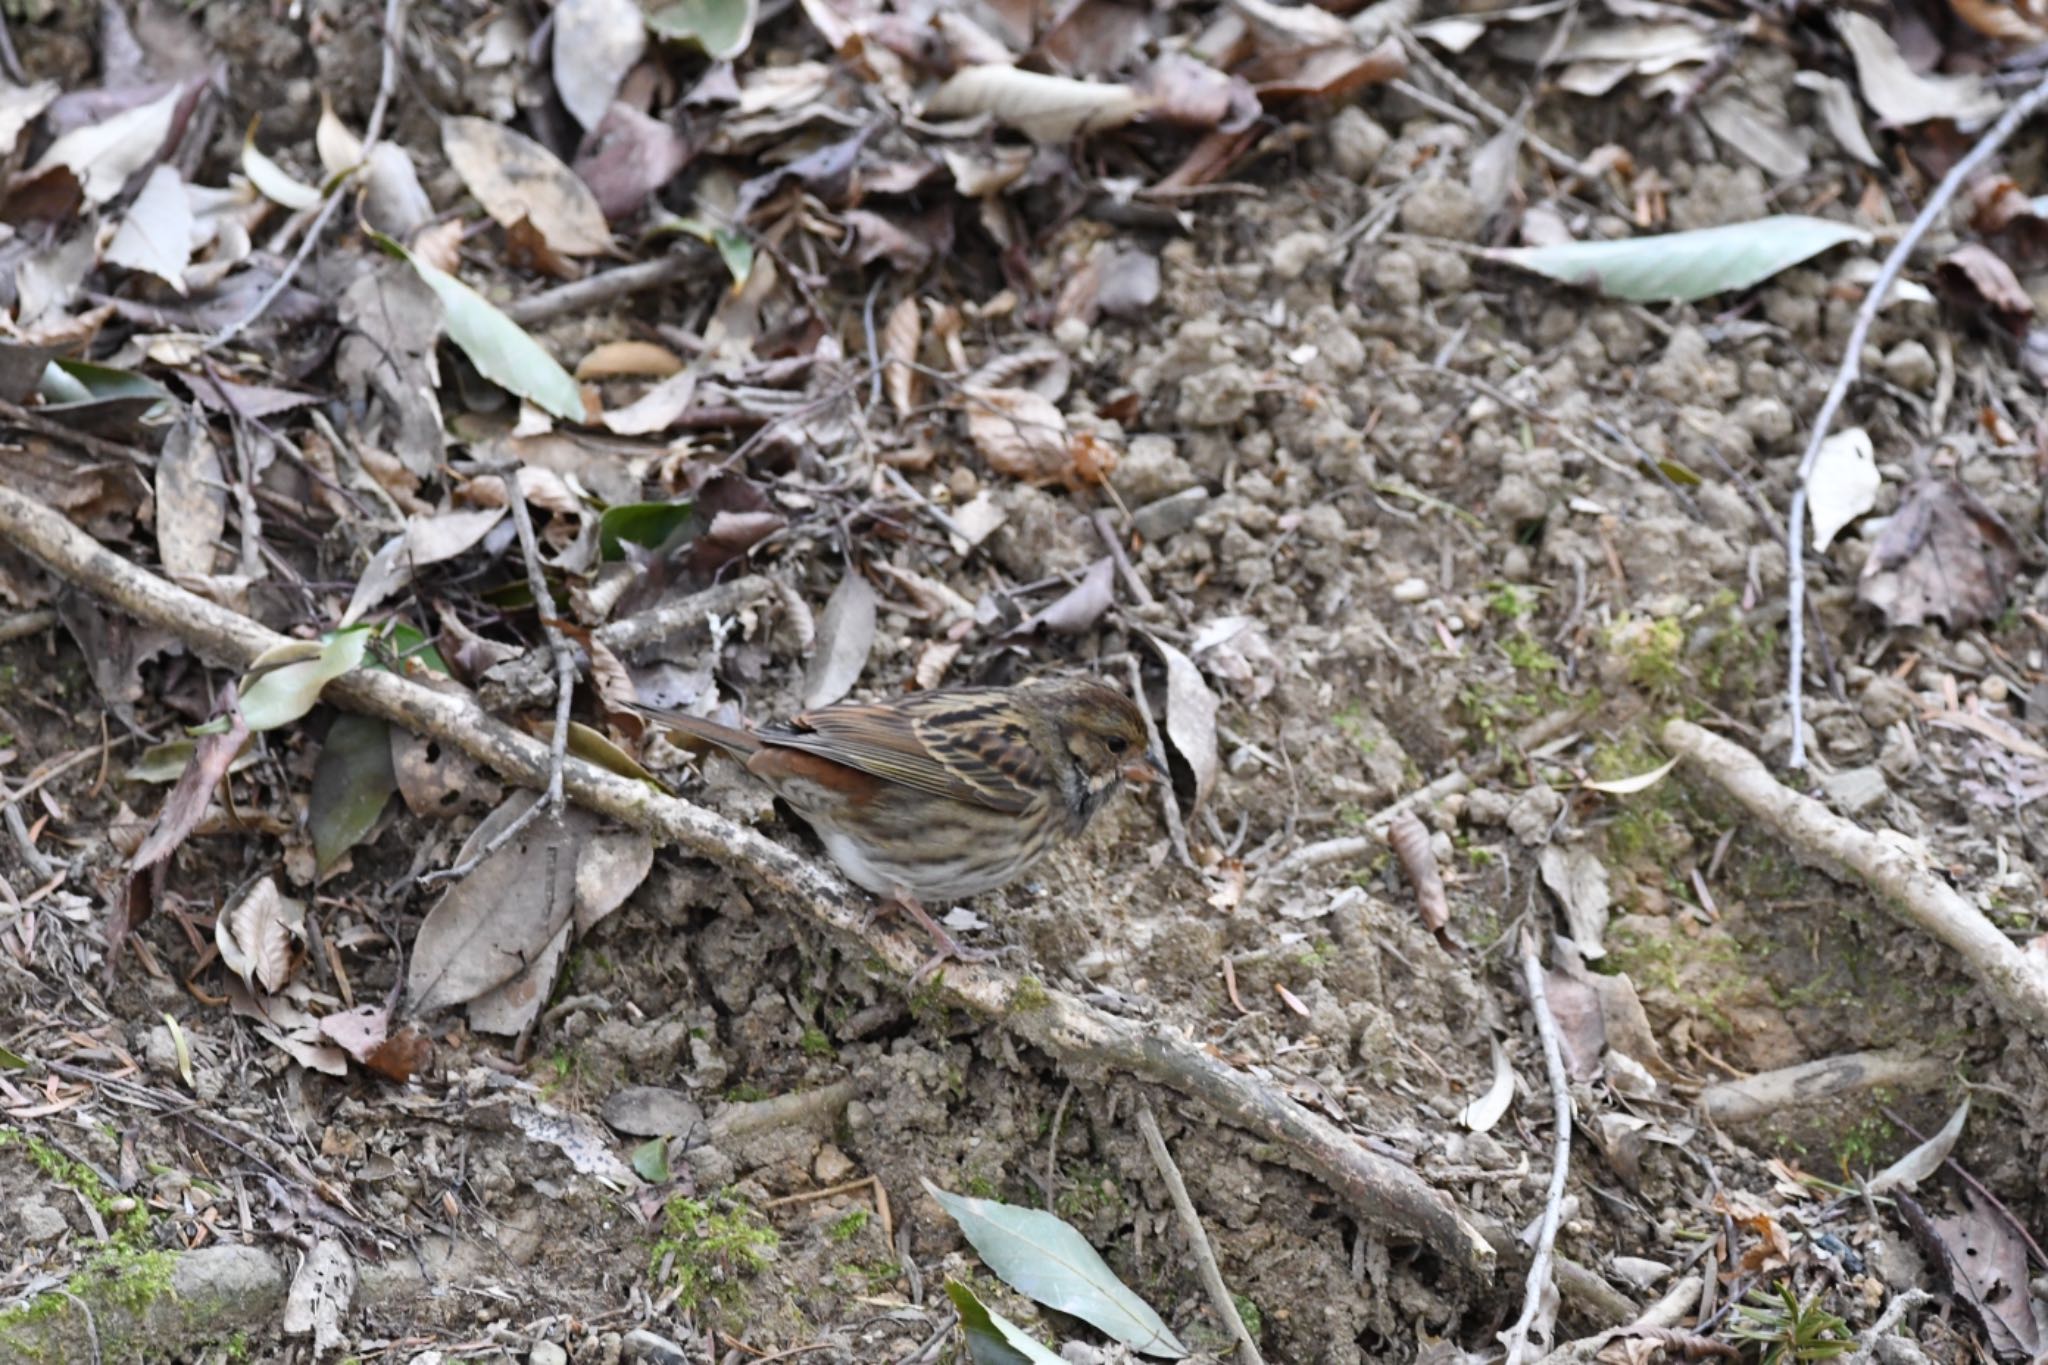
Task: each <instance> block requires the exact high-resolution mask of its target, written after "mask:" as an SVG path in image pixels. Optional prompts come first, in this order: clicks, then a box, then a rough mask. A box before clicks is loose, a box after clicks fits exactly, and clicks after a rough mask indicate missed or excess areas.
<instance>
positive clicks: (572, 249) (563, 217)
mask: <svg viewBox="0 0 2048 1365" xmlns="http://www.w3.org/2000/svg"><path fill="white" fill-rule="evenodd" d="M441 147H442V150H444V151H445V152H446V153H447V154H448V164H449V165H451V166H453V167H454V168H455V170H456V173H457V174H459V175H460V176H461V177H462V181H463V183H464V184H465V185H467V186H469V192H470V193H471V194H474V195H475V196H476V198H477V202H478V203H480V204H482V205H483V207H484V212H485V213H488V214H490V215H491V217H492V218H494V219H496V220H497V222H498V224H499V226H501V227H506V228H510V227H512V226H513V225H514V224H516V223H518V222H519V220H520V219H522V218H524V219H526V220H527V221H528V222H530V223H532V224H533V226H534V227H535V228H537V229H538V230H539V231H540V234H541V236H542V237H544V238H546V239H547V244H548V246H550V247H551V248H553V249H554V250H556V251H559V252H561V253H562V254H563V255H565V256H591V255H596V254H597V253H599V252H603V251H609V250H610V249H611V245H612V232H611V227H610V225H609V224H608V223H606V221H605V216H604V210H603V209H601V208H599V207H598V204H597V198H596V196H594V195H593V194H591V192H590V187H589V186H588V185H585V184H584V183H583V182H582V181H581V180H579V179H577V178H576V173H575V172H574V171H572V170H570V169H569V168H568V167H567V166H565V165H563V164H562V162H561V161H560V160H559V159H558V158H557V157H556V156H555V154H554V153H553V152H550V151H549V150H548V149H547V148H545V147H543V146H541V145H540V144H539V143H538V142H535V141H534V140H533V139H532V138H530V137H527V136H526V135H524V134H523V133H516V132H514V131H513V130H511V129H510V128H507V127H506V126H505V125H503V124H502V123H493V122H492V121H491V120H489V119H482V118H474V117H471V116H468V115H457V116H454V117H450V118H447V119H444V120H443V121H442V123H441ZM430 283H431V281H430ZM557 415H560V414H557Z"/></svg>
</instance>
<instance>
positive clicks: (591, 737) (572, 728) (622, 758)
mask: <svg viewBox="0 0 2048 1365" xmlns="http://www.w3.org/2000/svg"><path fill="white" fill-rule="evenodd" d="M533 732H534V734H535V735H536V736H537V737H538V738H539V739H540V740H541V742H542V743H553V742H554V738H555V723H554V722H553V721H543V722H542V723H541V724H539V725H536V726H534V727H533ZM568 751H569V753H570V754H571V755H572V756H574V757H576V758H580V759H582V760H583V761H584V762H585V763H594V764H596V765H597V766H598V767H600V768H603V769H604V770H605V771H606V772H608V773H617V774H618V775H619V776H620V777H624V778H628V779H630V780H632V781H635V782H645V783H646V784H647V785H648V786H650V787H652V788H654V789H655V790H656V791H658V792H661V793H663V794H664V795H665V794H667V792H668V788H667V787H665V786H663V785H662V783H661V780H660V779H659V778H657V777H656V776H655V775H654V774H653V773H651V772H648V771H647V769H645V768H643V767H641V766H640V765H639V764H638V763H635V762H634V761H633V756H632V755H631V754H629V753H627V752H626V751H625V750H624V749H621V748H620V747H619V746H618V745H616V744H614V743H612V742H611V741H610V740H608V739H606V738H605V737H604V736H603V735H602V734H599V733H598V732H597V731H596V730H593V729H591V728H590V727H589V726H588V725H585V724H584V723H583V722H582V721H580V720H572V721H570V722H569V744H568Z"/></svg>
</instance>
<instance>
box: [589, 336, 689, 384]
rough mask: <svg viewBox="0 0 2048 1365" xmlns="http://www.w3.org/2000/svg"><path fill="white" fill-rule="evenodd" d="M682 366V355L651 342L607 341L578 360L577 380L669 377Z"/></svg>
mask: <svg viewBox="0 0 2048 1365" xmlns="http://www.w3.org/2000/svg"><path fill="white" fill-rule="evenodd" d="M682 368H683V358H682V357H681V356H679V355H677V354H676V353H675V352H674V351H671V350H670V349H669V348H668V347H666V346H658V345H656V344H655V343H654V342H651V341H607V342H604V343H602V344H601V345H598V346H595V347H593V348H592V349H591V350H590V352H589V353H588V354H586V355H585V356H584V357H583V359H581V360H579V361H577V362H576V377H577V378H578V379H626V378H648V379H666V378H668V377H669V376H670V375H672V374H674V373H676V372H677V371H678V370H680V369H682Z"/></svg>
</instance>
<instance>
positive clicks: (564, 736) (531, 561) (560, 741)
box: [420, 465, 576, 886]
mask: <svg viewBox="0 0 2048 1365" xmlns="http://www.w3.org/2000/svg"><path fill="white" fill-rule="evenodd" d="M497 473H499V474H500V475H502V476H503V478H504V481H505V491H506V493H507V494H508V495H509V497H508V500H509V501H510V502H511V504H512V525H513V527H514V528H515V529H516V530H517V531H518V532H519V553H520V556H521V557H522V558H524V559H525V561H526V588H527V591H528V592H530V593H532V594H533V609H534V611H535V612H537V613H539V615H540V629H541V634H542V635H544V636H546V637H547V642H548V652H549V653H550V654H552V655H553V656H554V660H555V732H554V734H552V735H550V736H549V737H548V780H547V787H546V792H545V794H544V795H543V796H542V797H541V799H540V800H538V801H536V802H534V803H533V804H532V805H530V806H528V807H527V808H526V809H525V810H523V811H521V812H519V814H518V816H517V817H515V818H514V819H513V820H512V822H511V823H509V824H507V825H506V826H505V827H504V828H503V829H501V830H499V831H498V832H497V833H496V834H493V835H492V836H491V837H490V838H489V839H487V840H485V841H484V844H483V847H481V848H479V849H478V850H477V851H476V852H475V853H473V854H471V855H470V856H469V857H467V858H465V859H463V860H462V861H461V862H459V863H457V864H455V865H454V866H453V867H444V868H442V869H441V870H440V871H438V872H429V873H427V874H426V875H425V876H423V877H421V878H420V885H421V886H433V885H435V884H437V883H440V882H451V881H455V880H456V879H458V878H461V877H467V876H468V875H469V874H470V873H472V872H474V871H476V869H477V866H478V864H480V863H482V862H483V860H484V859H486V858H488V857H490V856H491V855H492V854H493V853H496V852H497V851H498V850H499V849H501V848H503V847H505V845H507V844H509V843H511V842H512V841H513V840H514V839H516V838H517V837H519V832H520V831H521V830H523V829H525V828H526V827H527V826H528V825H530V824H532V823H533V822H534V821H535V820H538V819H539V818H540V817H541V816H543V815H553V814H554V813H555V812H556V811H559V810H560V809H561V808H562V770H563V768H564V767H565V766H566V765H567V762H568V758H569V703H570V701H571V700H572V699H573V698H574V696H575V689H576V652H575V651H574V650H573V649H571V648H570V647H569V641H568V639H567V638H566V637H564V636H563V634H562V630H561V627H560V626H558V625H556V624H555V599H554V597H553V596H552V595H551V594H550V593H549V592H548V580H547V575H546V574H545V573H544V572H543V571H542V569H541V563H540V542H539V541H538V540H537V539H535V537H534V534H533V513H532V511H531V510H530V509H529V508H528V507H527V505H526V491H525V490H524V489H522V488H521V487H520V486H519V467H518V466H517V465H505V466H502V467H500V468H499V469H498V470H497Z"/></svg>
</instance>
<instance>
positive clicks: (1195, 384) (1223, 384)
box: [1179, 362, 1257, 427]
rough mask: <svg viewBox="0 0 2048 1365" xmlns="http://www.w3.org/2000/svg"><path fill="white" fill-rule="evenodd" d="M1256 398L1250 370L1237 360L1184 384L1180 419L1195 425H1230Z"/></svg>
mask: <svg viewBox="0 0 2048 1365" xmlns="http://www.w3.org/2000/svg"><path fill="white" fill-rule="evenodd" d="M1256 397H1257V390H1256V389H1255V388H1254V387H1253V382H1252V372H1251V371H1250V370H1247V369H1246V368H1245V367H1244V366H1242V365H1239V364H1236V363H1234V362H1233V363H1229V364H1223V365H1217V366H1215V367H1214V368H1212V369H1210V370H1209V371H1208V372H1207V373H1206V374H1199V375H1196V376H1194V377H1192V378H1190V379H1189V380H1187V381H1186V382H1185V383H1183V384H1182V385H1181V389H1180V408H1179V416H1180V420H1181V421H1183V422H1185V423H1187V424H1188V425H1189V426H1195V427H1227V426H1229V425H1231V424H1232V423H1233V422H1235V421H1237V420H1238V419H1239V418H1241V417H1243V416H1244V415H1245V414H1246V413H1248V412H1250V411H1251V410H1252V400H1253V399H1254V398H1256Z"/></svg>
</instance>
